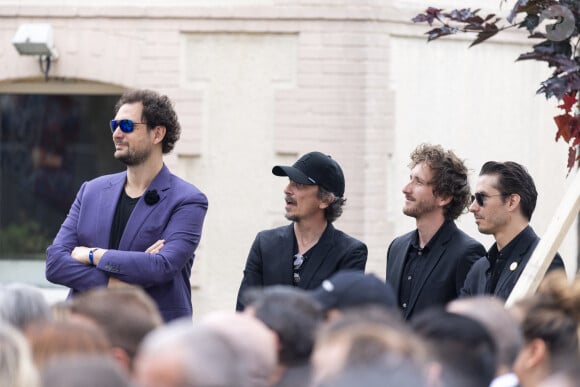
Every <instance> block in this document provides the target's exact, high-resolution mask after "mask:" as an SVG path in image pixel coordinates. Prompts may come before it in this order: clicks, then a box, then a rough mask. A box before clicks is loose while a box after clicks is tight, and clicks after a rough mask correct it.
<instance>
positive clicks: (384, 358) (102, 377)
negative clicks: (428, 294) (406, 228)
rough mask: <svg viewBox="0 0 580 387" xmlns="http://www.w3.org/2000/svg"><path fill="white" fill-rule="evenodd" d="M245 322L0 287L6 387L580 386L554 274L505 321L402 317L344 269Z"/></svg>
mask: <svg viewBox="0 0 580 387" xmlns="http://www.w3.org/2000/svg"><path fill="white" fill-rule="evenodd" d="M246 302H247V304H246V307H245V309H244V311H243V312H237V311H233V310H228V311H215V312H212V313H210V314H208V315H206V316H204V317H202V318H201V319H200V320H199V321H195V322H192V321H191V319H189V318H186V317H183V318H179V319H175V320H172V321H171V322H164V321H163V317H162V315H161V313H160V312H159V309H158V308H157V306H156V304H155V301H154V300H153V299H152V298H151V297H149V296H148V295H147V293H146V292H144V291H143V290H142V289H141V288H139V287H137V286H131V285H128V286H124V287H116V288H105V287H103V288H99V289H93V290H90V291H87V292H85V293H83V294H82V295H79V296H78V297H74V298H71V299H69V300H66V301H63V302H60V303H57V304H54V305H48V303H47V301H46V300H45V298H44V297H43V295H42V293H41V291H40V290H39V289H37V288H35V287H33V286H31V285H25V284H10V285H4V286H2V287H0V380H1V381H2V383H1V384H2V386H5V387H93V386H94V387H103V386H106V387H246V386H247V387H270V386H272V387H274V386H277V387H282V386H284V387H292V386H294V387H343V386H345V387H346V386H348V387H351V386H365V387H375V386H376V387H379V386H381V387H384V386H393V387H394V386H413V387H415V386H416V387H447V386H448V387H465V386H470V387H471V386H473V387H478V386H481V387H488V386H491V387H500V386H501V387H503V386H514V387H515V386H521V387H534V386H538V387H555V386H558V387H573V386H579V385H580V379H579V378H578V376H579V375H580V359H579V345H578V327H579V322H580V279H577V280H575V281H574V282H572V283H570V282H569V281H568V279H567V278H566V275H565V274H564V273H563V272H562V271H553V272H551V273H549V274H548V275H547V276H546V278H545V279H544V281H543V282H542V285H541V287H540V289H539V290H538V292H537V293H536V294H535V295H533V296H529V297H528V298H524V299H522V300H520V301H519V302H517V303H516V304H515V305H514V306H513V307H512V308H510V309H506V308H505V307H504V303H503V300H501V299H499V298H498V297H495V296H489V295H486V296H475V297H465V298H460V299H456V300H453V301H451V302H449V303H447V304H446V305H445V306H444V307H442V306H436V307H432V308H427V309H425V310H423V311H421V312H419V313H417V314H415V315H414V316H413V317H412V318H411V319H407V320H406V319H405V318H404V316H403V313H402V311H401V310H400V309H399V308H398V306H397V302H396V300H395V298H394V292H393V291H392V288H391V287H390V286H389V285H388V284H387V283H385V282H384V281H383V280H381V279H379V278H378V277H376V276H375V275H373V274H365V273H363V272H361V271H357V270H344V271H340V272H338V273H336V274H334V275H333V276H331V277H330V278H329V279H328V280H326V281H325V282H324V284H323V285H322V286H320V287H319V288H318V289H315V290H313V291H307V290H303V289H300V288H297V287H293V286H289V285H274V286H268V287H264V288H262V289H252V290H249V291H248V294H247V297H246Z"/></svg>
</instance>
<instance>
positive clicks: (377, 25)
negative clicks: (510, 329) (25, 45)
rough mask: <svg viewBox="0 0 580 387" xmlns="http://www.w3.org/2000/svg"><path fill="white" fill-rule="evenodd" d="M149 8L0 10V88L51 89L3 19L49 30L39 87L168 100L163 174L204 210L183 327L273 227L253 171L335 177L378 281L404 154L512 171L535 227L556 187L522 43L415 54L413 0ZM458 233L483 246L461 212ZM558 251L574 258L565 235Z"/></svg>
mask: <svg viewBox="0 0 580 387" xmlns="http://www.w3.org/2000/svg"><path fill="white" fill-rule="evenodd" d="M158 3H159V2H158V1H155V2H153V1H140V2H139V3H138V5H136V6H132V5H131V4H135V3H132V2H129V1H115V2H114V3H113V2H109V3H102V2H99V4H100V6H99V7H96V6H87V5H90V4H94V2H90V1H80V0H78V1H71V2H69V3H66V4H69V5H68V6H65V5H63V3H62V2H59V4H60V6H58V7H55V6H51V5H50V4H51V3H49V2H48V0H47V2H44V3H42V4H43V5H40V6H39V5H32V4H33V3H32V2H28V1H20V2H19V3H18V5H7V4H8V3H7V2H2V1H0V20H1V22H0V38H1V39H0V42H4V43H1V44H0V63H2V64H3V65H2V70H1V71H0V92H4V91H6V90H18V88H19V87H21V88H22V87H24V85H26V88H27V89H26V90H28V91H30V90H33V91H36V92H45V91H46V90H48V89H50V90H59V82H58V81H52V82H49V83H45V82H44V80H43V79H42V76H41V74H40V72H39V69H38V63H37V61H36V60H35V58H31V57H19V56H18V54H17V53H16V51H15V50H14V49H13V47H10V43H9V42H10V40H11V38H12V36H13V34H14V33H15V31H16V28H17V26H18V25H19V24H20V23H24V22H49V23H51V24H52V25H53V28H54V32H55V41H56V45H57V48H58V49H59V51H60V54H61V57H60V58H59V60H58V62H56V63H55V64H54V66H53V68H52V70H51V76H53V77H55V78H58V79H62V80H68V79H74V80H76V81H77V82H81V85H82V84H85V85H86V89H87V91H90V90H94V89H95V87H97V86H96V85H100V86H98V87H99V88H104V89H107V88H109V89H110V90H112V91H118V90H119V88H130V87H137V88H154V89H157V90H159V91H161V92H163V93H167V94H168V95H169V96H171V97H172V98H173V99H174V100H175V102H176V107H177V110H178V113H179V115H180V119H181V122H182V126H183V135H182V139H181V141H180V143H179V144H178V145H177V147H176V151H175V153H174V154H173V155H171V156H170V157H168V159H167V162H168V164H169V166H170V167H171V168H172V169H173V170H174V171H175V172H176V173H177V174H179V175H181V176H183V177H184V178H186V179H187V180H189V181H191V182H193V183H194V184H196V185H198V186H199V187H200V188H201V189H202V190H204V191H205V192H206V193H207V194H208V196H209V200H210V209H209V212H208V217H207V221H206V224H205V230H204V236H203V239H202V243H201V245H200V248H199V250H198V259H197V261H196V263H195V265H194V268H195V270H194V274H193V277H192V283H193V284H194V286H195V287H194V308H195V311H196V314H197V316H199V315H203V314H205V313H207V312H209V311H212V310H215V309H222V308H233V305H234V301H235V296H236V291H237V287H238V284H239V281H240V280H241V274H242V268H243V264H244V261H245V258H246V255H247V252H248V250H249V247H250V244H251V242H252V240H253V238H254V236H255V233H256V232H258V231H259V230H261V229H265V228H270V227H273V226H276V225H281V224H285V223H286V221H285V219H284V218H283V215H282V214H283V200H282V199H283V196H282V189H283V187H284V185H285V179H280V178H277V177H274V176H273V175H272V174H271V173H270V170H271V167H272V166H273V165H274V164H276V163H292V162H293V161H294V160H295V159H296V158H297V157H298V156H299V155H300V154H302V153H305V152H307V151H310V150H321V151H324V152H327V153H329V154H331V155H332V156H333V157H334V158H336V159H337V160H338V161H339V162H340V163H341V165H342V166H343V169H344V171H345V175H346V181H347V186H346V196H347V198H348V201H347V207H346V209H345V212H344V215H343V217H342V218H341V219H339V220H338V221H337V226H338V227H339V228H341V229H343V230H345V231H346V232H348V233H351V234H352V235H354V236H356V237H358V238H360V239H362V240H364V241H365V242H366V243H367V244H368V246H369V253H370V255H369V261H368V271H373V272H376V273H378V274H379V275H381V276H384V269H385V252H386V248H387V245H388V243H389V242H390V241H391V240H392V238H393V237H394V236H396V235H398V234H400V233H402V232H405V231H407V230H410V229H411V228H412V227H413V226H414V225H413V221H412V219H409V218H407V217H405V216H404V215H403V214H402V213H401V206H402V194H401V192H400V191H401V187H402V185H403V184H404V182H405V180H406V178H407V175H408V169H407V167H406V166H407V163H408V155H409V153H410V151H411V150H412V148H413V147H414V146H415V145H417V143H419V142H423V141H430V142H436V143H441V144H443V145H444V146H445V147H450V148H453V149H455V150H456V151H457V153H458V154H459V156H460V157H462V158H466V159H467V162H468V165H469V167H470V168H472V169H473V172H474V174H475V173H477V171H478V169H479V167H480V165H481V164H482V163H483V161H486V160H488V159H499V160H507V159H514V160H515V161H520V162H522V163H524V164H526V165H527V166H528V167H529V168H530V171H531V172H532V174H533V175H534V177H535V178H536V182H537V185H538V188H539V191H540V195H541V196H540V200H539V203H538V209H537V212H536V215H535V216H534V222H533V224H534V227H535V228H536V230H537V231H538V232H539V233H542V232H543V231H544V230H545V228H546V226H547V223H548V221H549V219H550V215H551V213H552V212H553V211H554V210H555V208H556V206H557V204H558V202H559V198H560V197H561V194H562V190H563V189H564V188H565V186H566V185H567V183H568V181H567V180H566V179H565V173H566V171H565V168H564V159H565V146H563V144H555V143H554V142H553V137H554V131H555V127H554V125H553V123H552V122H551V116H553V115H555V111H554V108H553V106H554V104H550V103H546V102H545V101H544V100H543V99H542V98H541V97H534V91H535V89H536V88H537V83H538V82H539V81H540V80H542V79H543V78H546V77H547V74H548V70H547V69H546V68H543V67H542V66H539V65H537V66H535V65H533V64H528V63H526V64H514V63H513V60H514V59H515V57H516V55H517V53H518V52H520V51H522V50H523V49H525V48H526V47H527V46H526V45H527V44H528V42H527V41H526V40H525V39H521V38H520V37H519V35H516V34H513V35H509V34H508V35H507V37H502V38H498V39H497V40H494V41H491V42H489V43H488V44H486V45H483V46H480V47H477V48H473V49H470V50H468V49H467V42H466V41H465V39H450V40H448V41H440V42H433V43H430V44H427V43H425V39H424V32H425V31H426V26H416V25H412V24H411V23H409V21H408V20H409V17H410V16H413V15H414V14H416V13H417V12H419V11H421V10H423V9H424V8H425V7H426V6H427V5H428V4H427V3H429V1H426V2H425V4H423V5H422V6H421V7H417V6H416V3H418V0H413V2H407V1H402V0H401V1H372V0H366V1H363V0H292V1H289V0H273V1H266V0H263V1H259V0H255V1H251V0H237V1H234V0H231V1H225V0H224V1H219V2H217V1H213V0H212V1H211V2H210V3H208V2H203V1H201V0H200V1H189V2H188V1H186V0H182V1H174V2H172V3H171V4H173V5H174V6H168V5H166V6H158V5H157V4H158ZM422 3H423V2H421V4H422ZM433 3H434V2H433ZM29 4H30V5H29ZM37 4H38V3H37ZM53 4H54V3H53ZM101 4H103V5H101ZM106 4H109V5H110V6H106ZM164 4H167V3H164ZM210 4H211V6H204V5H210ZM224 5H227V6H224ZM449 79H453V80H454V81H453V82H449ZM22 80H27V82H26V83H21V84H17V83H14V82H15V81H22ZM83 82H84V83H83ZM60 88H61V89H62V90H67V89H66V85H65V83H61V86H60ZM81 88H82V86H81ZM484 133H485V134H486V135H485V136H484V135H483V134H484ZM474 179H475V176H474V177H472V182H474ZM461 224H462V227H464V228H465V229H466V230H468V232H469V233H470V234H472V235H473V236H475V237H477V238H478V239H480V240H482V241H483V242H485V244H486V245H489V243H490V240H489V239H488V238H487V239H486V237H483V236H481V235H479V234H478V233H477V230H476V229H475V227H474V225H473V221H472V217H471V216H469V215H467V216H464V217H463V218H462V220H461ZM570 234H574V233H573V232H572V233H570ZM560 251H561V252H562V254H563V255H564V256H565V258H567V259H568V260H569V262H572V261H573V260H574V259H575V255H576V245H575V238H574V235H570V236H569V237H568V238H567V240H566V241H565V243H564V245H563V246H562V248H561V249H560ZM571 265H572V267H575V264H571Z"/></svg>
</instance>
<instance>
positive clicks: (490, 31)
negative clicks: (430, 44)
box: [412, 0, 580, 171]
mask: <svg viewBox="0 0 580 387" xmlns="http://www.w3.org/2000/svg"><path fill="white" fill-rule="evenodd" d="M502 2H507V0H502ZM480 11H481V10H480V9H475V10H473V11H472V10H471V9H470V8H463V9H454V10H452V11H450V12H444V10H442V9H438V8H433V7H429V8H427V10H425V12H424V13H420V14H418V15H417V16H415V17H414V18H413V19H412V20H413V22H415V23H427V24H429V26H431V27H434V28H432V29H431V30H429V31H427V32H426V35H427V40H428V41H432V40H435V39H438V38H440V37H443V36H447V35H453V34H457V33H475V35H476V36H475V39H474V40H473V42H472V43H471V45H470V47H472V46H475V45H477V44H480V43H482V42H484V41H486V40H487V39H489V38H491V37H493V36H494V35H496V34H498V33H499V32H501V31H503V30H506V29H508V28H514V27H515V28H521V29H525V30H526V31H527V33H528V37H529V38H530V39H537V40H539V42H538V43H537V44H534V45H533V46H532V51H530V52H526V53H523V54H521V55H520V56H519V57H518V58H517V60H518V61H521V60H536V61H541V62H545V63H546V64H547V65H548V67H549V68H551V69H553V71H552V74H551V76H550V77H549V78H548V79H546V80H545V81H543V82H541V85H540V88H539V89H538V90H537V93H538V94H544V95H545V97H546V99H549V98H552V97H553V98H556V99H557V100H558V101H560V102H561V104H560V105H559V106H558V107H559V108H561V109H563V113H562V114H560V115H557V116H556V117H554V121H555V122H556V126H557V132H556V141H558V140H560V139H561V140H562V141H565V142H566V143H567V144H568V146H569V148H568V165H567V166H568V171H570V170H571V169H572V168H573V167H574V166H575V165H578V166H580V152H577V149H578V146H579V145H580V109H579V102H578V98H577V97H578V96H579V90H580V53H578V45H579V44H580V37H579V31H580V1H578V0H516V2H515V4H514V6H513V8H512V9H511V12H510V13H509V15H508V16H507V17H506V18H505V20H504V19H503V18H501V17H496V15H495V14H488V15H485V16H481V15H479V12H480Z"/></svg>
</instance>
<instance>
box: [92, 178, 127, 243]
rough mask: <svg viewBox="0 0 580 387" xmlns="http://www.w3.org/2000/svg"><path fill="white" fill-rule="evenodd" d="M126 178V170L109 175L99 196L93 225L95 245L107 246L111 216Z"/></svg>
mask: <svg viewBox="0 0 580 387" xmlns="http://www.w3.org/2000/svg"><path fill="white" fill-rule="evenodd" d="M126 179H127V172H123V173H119V174H116V175H114V176H112V177H111V179H110V180H109V181H108V182H107V183H106V185H105V186H104V187H103V190H102V191H101V194H100V196H99V203H98V205H97V206H96V207H95V208H98V209H99V211H98V212H97V214H96V219H95V225H96V227H97V229H96V230H95V235H94V237H95V241H96V242H95V243H94V245H95V246H102V247H103V248H109V239H110V237H111V227H112V225H113V218H114V217H115V210H116V208H117V203H118V202H119V197H120V196H121V191H122V190H123V188H124V187H125V181H126Z"/></svg>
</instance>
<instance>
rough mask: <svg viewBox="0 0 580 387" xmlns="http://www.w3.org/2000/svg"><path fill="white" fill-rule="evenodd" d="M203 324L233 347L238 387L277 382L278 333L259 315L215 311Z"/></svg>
mask: <svg viewBox="0 0 580 387" xmlns="http://www.w3.org/2000/svg"><path fill="white" fill-rule="evenodd" d="M200 325H201V326H204V327H207V328H208V329H209V330H211V331H214V332H217V333H219V334H220V335H222V336H223V337H224V338H225V339H226V340H227V341H228V342H229V343H230V344H231V345H232V347H233V348H234V350H235V354H236V359H237V366H238V368H239V372H240V376H239V382H238V383H237V386H239V387H267V386H270V385H271V384H272V383H273V382H275V378H276V375H275V371H276V363H277V348H276V340H277V339H276V334H275V333H274V332H272V331H271V330H270V329H269V328H268V327H267V326H266V325H265V324H264V323H263V322H261V321H260V320H258V319H257V318H255V317H253V316H250V315H246V314H242V313H235V312H226V311H222V312H213V313H210V314H208V315H206V316H205V317H204V318H203V319H202V320H201V322H200Z"/></svg>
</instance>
